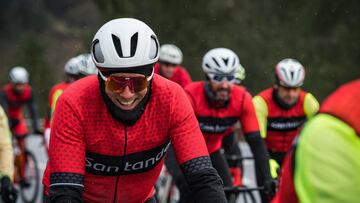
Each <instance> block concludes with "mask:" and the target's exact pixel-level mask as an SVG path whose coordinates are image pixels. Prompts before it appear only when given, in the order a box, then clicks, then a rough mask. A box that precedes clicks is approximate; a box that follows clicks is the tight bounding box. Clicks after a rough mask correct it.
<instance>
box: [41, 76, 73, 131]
mask: <svg viewBox="0 0 360 203" xmlns="http://www.w3.org/2000/svg"><path fill="white" fill-rule="evenodd" d="M70 84H71V83H66V82H61V83H58V84H56V85H54V86H53V87H52V88H51V90H50V92H49V98H48V111H49V112H48V115H47V116H46V118H45V120H44V128H50V119H51V115H52V113H53V112H54V110H55V104H56V101H57V99H58V98H59V96H60V95H61V94H62V92H63V91H64V90H65V89H66V88H67V87H68V86H69V85H70Z"/></svg>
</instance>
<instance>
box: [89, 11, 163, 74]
mask: <svg viewBox="0 0 360 203" xmlns="http://www.w3.org/2000/svg"><path fill="white" fill-rule="evenodd" d="M91 56H92V57H93V60H94V63H95V65H96V66H97V67H98V68H104V69H105V68H106V69H125V68H126V69H128V68H134V67H139V66H146V65H150V64H154V63H155V62H157V60H158V58H159V42H158V39H157V37H156V35H155V33H154V32H153V31H152V30H151V28H150V27H149V26H148V25H146V24H145V23H144V22H142V21H140V20H137V19H133V18H119V19H114V20H111V21H109V22H107V23H106V24H104V25H103V26H102V27H101V28H100V29H99V30H98V31H97V33H96V34H95V37H94V39H93V42H92V47H91Z"/></svg>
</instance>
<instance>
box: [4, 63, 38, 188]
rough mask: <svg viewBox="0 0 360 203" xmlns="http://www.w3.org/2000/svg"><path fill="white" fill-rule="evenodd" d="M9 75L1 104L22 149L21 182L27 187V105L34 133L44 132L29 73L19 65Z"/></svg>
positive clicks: (20, 156)
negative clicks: (40, 125) (41, 128)
mask: <svg viewBox="0 0 360 203" xmlns="http://www.w3.org/2000/svg"><path fill="white" fill-rule="evenodd" d="M9 76H10V83H9V84H6V85H5V86H4V88H3V92H2V95H1V104H2V106H3V108H4V110H5V111H6V112H7V114H8V118H9V120H10V129H11V131H12V134H13V135H14V136H15V138H16V140H17V143H18V146H19V149H20V155H19V159H20V160H21V161H20V162H21V164H20V165H21V166H20V167H19V169H20V176H21V180H20V183H21V184H23V186H25V187H26V186H29V183H28V181H27V180H26V179H25V157H26V156H25V137H26V136H27V135H28V134H29V131H28V129H27V127H26V122H25V119H24V116H23V108H24V106H25V105H27V106H28V108H29V112H30V116H31V119H32V127H33V131H34V133H35V134H42V132H41V131H40V127H39V124H38V113H37V106H36V104H35V97H34V91H33V89H32V87H31V86H30V85H29V73H28V72H27V71H26V69H25V68H24V67H20V66H17V67H14V68H12V69H11V70H10V73H9Z"/></svg>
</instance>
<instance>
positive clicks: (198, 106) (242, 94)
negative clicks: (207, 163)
mask: <svg viewBox="0 0 360 203" xmlns="http://www.w3.org/2000/svg"><path fill="white" fill-rule="evenodd" d="M238 66H239V59H238V57H237V55H236V54H235V53H234V52H233V51H231V50H229V49H226V48H215V49H212V50H210V51H208V52H207V53H206V54H205V56H204V57H203V62H202V68H203V71H204V73H205V77H206V80H205V81H201V82H194V83H192V84H190V85H188V86H186V88H185V91H186V92H187V93H188V95H189V99H190V101H191V103H192V106H193V108H194V111H195V115H196V117H197V120H198V122H199V125H200V128H201V131H202V133H203V136H204V138H205V141H206V145H207V149H208V151H209V153H210V157H211V161H212V163H213V165H214V167H215V169H217V171H218V173H219V175H220V177H221V178H222V180H223V182H224V185H225V186H232V182H231V176H230V174H229V168H228V165H227V164H226V162H225V160H224V157H223V156H222V154H221V153H220V148H221V145H222V139H223V137H224V136H226V135H228V134H229V133H232V132H233V126H234V124H235V123H236V122H237V121H240V123H241V126H242V128H243V132H244V133H245V138H246V141H247V142H248V144H249V145H250V148H251V150H252V152H253V154H254V159H255V162H256V167H257V168H259V171H260V173H261V174H260V176H259V177H261V179H259V181H258V182H259V184H260V185H264V186H265V188H266V193H267V194H268V195H269V196H272V195H273V193H274V190H275V185H274V182H273V180H272V178H271V176H270V170H269V164H268V160H269V155H268V153H267V152H266V148H265V144H264V142H263V140H262V139H261V136H260V132H259V126H258V121H257V119H256V114H255V111H254V106H253V103H252V97H251V95H250V94H249V93H248V92H247V91H246V90H245V89H244V88H243V87H240V86H236V85H233V84H234V81H235V76H234V75H235V71H236V69H237V68H238ZM263 196H264V199H266V198H265V194H263Z"/></svg>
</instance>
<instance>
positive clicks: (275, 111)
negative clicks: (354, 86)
mask: <svg viewBox="0 0 360 203" xmlns="http://www.w3.org/2000/svg"><path fill="white" fill-rule="evenodd" d="M304 78H305V69H304V67H303V66H302V65H301V64H300V63H299V62H298V61H297V60H295V59H290V58H287V59H283V60H281V61H280V62H279V63H278V64H277V65H276V67H275V79H276V83H275V85H274V86H273V87H272V88H269V89H266V90H264V91H262V92H260V93H259V94H258V95H257V96H255V97H254V99H253V101H254V105H255V110H256V114H257V117H258V120H259V124H260V130H261V135H262V137H263V138H264V139H265V143H266V146H267V149H268V151H269V154H270V157H271V159H273V160H275V161H276V162H277V163H278V164H279V165H280V166H281V165H282V162H283V160H284V157H285V154H286V152H288V151H289V150H290V149H291V144H292V142H293V140H294V138H295V136H296V135H297V134H298V133H299V131H300V128H301V127H302V125H303V123H304V122H305V121H306V120H307V119H309V118H310V117H312V116H313V115H314V114H315V113H316V112H317V111H318V109H319V103H318V101H317V100H316V99H315V98H314V96H313V95H312V94H311V93H308V92H306V91H304V90H302V89H301V86H302V85H303V83H304Z"/></svg>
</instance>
